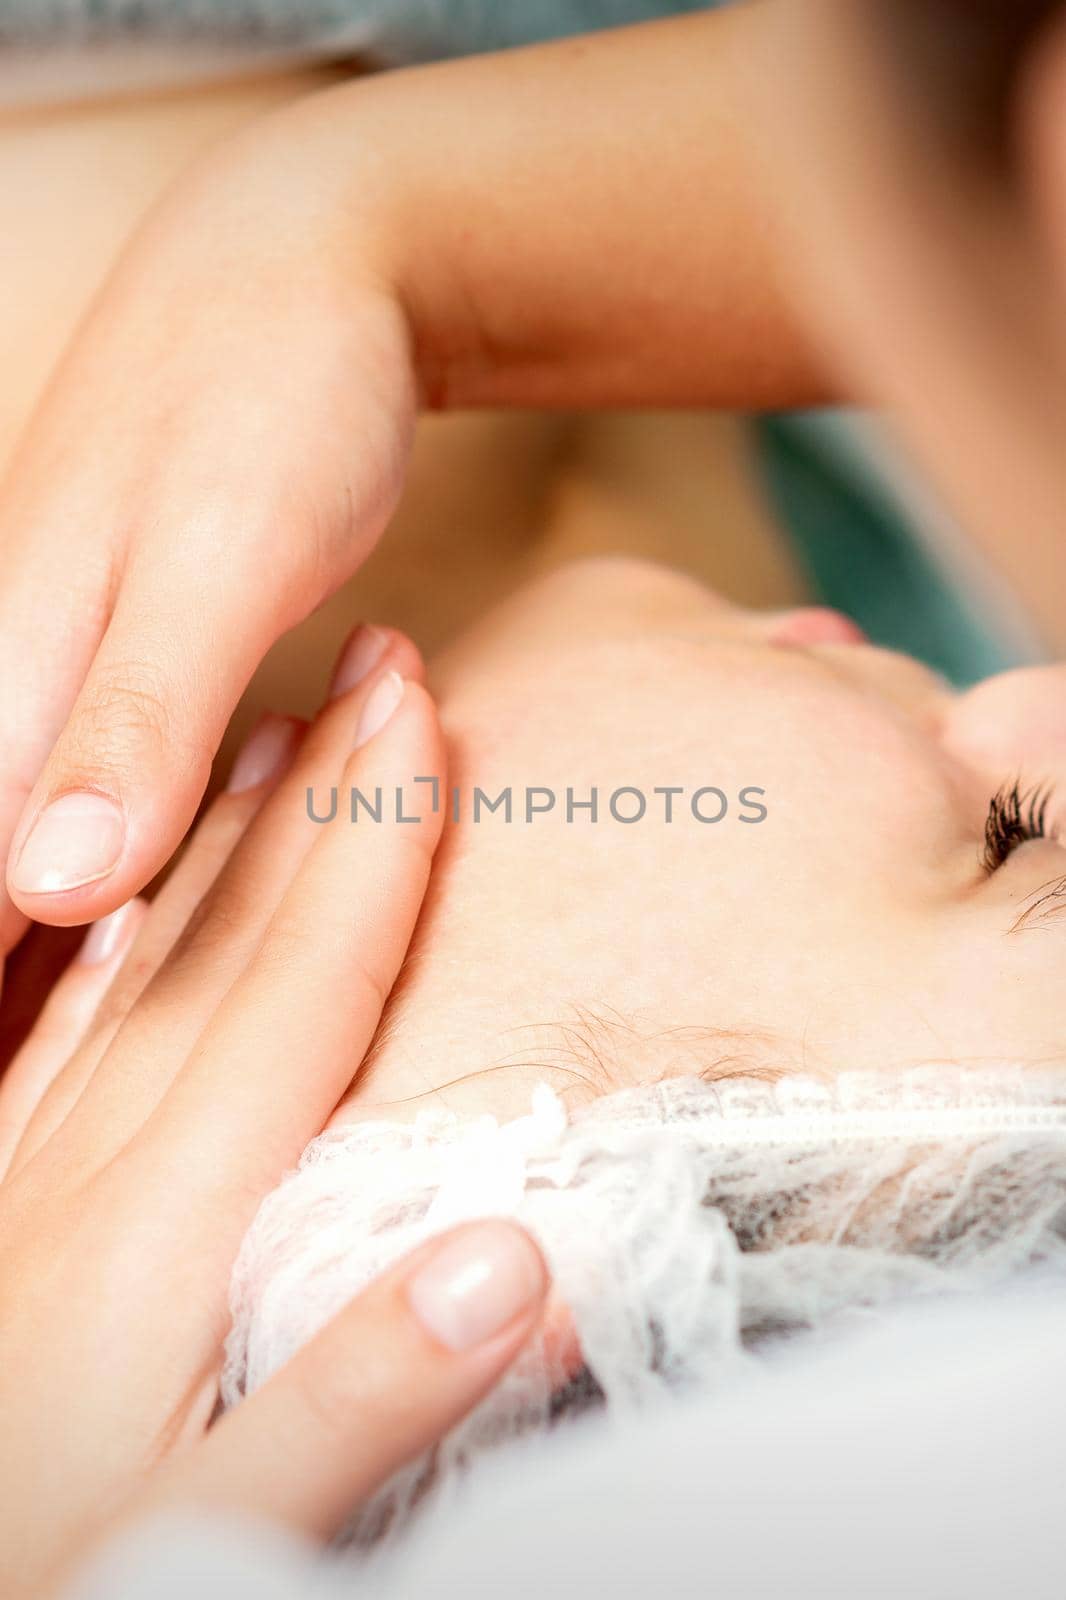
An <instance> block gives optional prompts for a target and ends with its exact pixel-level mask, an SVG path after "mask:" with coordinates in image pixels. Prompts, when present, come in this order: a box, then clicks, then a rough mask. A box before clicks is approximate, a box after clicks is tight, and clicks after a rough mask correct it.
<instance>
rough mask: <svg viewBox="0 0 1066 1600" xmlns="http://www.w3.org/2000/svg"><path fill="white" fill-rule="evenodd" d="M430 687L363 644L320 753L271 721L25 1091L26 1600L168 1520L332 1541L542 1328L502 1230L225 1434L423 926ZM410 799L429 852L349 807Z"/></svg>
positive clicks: (416, 1273) (7, 1289)
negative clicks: (250, 1323) (232, 1361)
mask: <svg viewBox="0 0 1066 1600" xmlns="http://www.w3.org/2000/svg"><path fill="white" fill-rule="evenodd" d="M375 651H377V652H379V653H378V655H377V660H376V662H375V663H374V665H373V666H371V667H370V670H369V674H367V673H366V668H367V665H368V660H369V658H370V657H372V656H373V655H374V652H375ZM420 672H421V666H420V663H419V661H418V658H417V655H416V653H415V652H414V650H413V647H412V646H411V645H410V644H409V643H408V642H407V641H406V640H403V639H401V638H399V637H398V636H396V635H394V634H390V633H388V632H385V631H383V630H377V631H371V632H367V631H361V632H360V633H357V635H356V636H355V637H354V639H353V641H352V643H351V645H350V646H349V649H348V651H347V653H346V656H345V657H344V658H343V659H342V662H341V664H340V666H339V668H338V673H337V676H336V679H335V690H339V691H341V692H339V693H337V694H336V696H335V698H334V699H333V700H332V702H331V703H330V704H329V705H328V706H327V707H326V709H325V710H324V711H323V712H322V714H321V715H320V716H319V718H318V720H317V721H316V723H315V724H314V725H313V727H311V729H310V730H309V731H306V733H305V730H304V728H303V727H302V726H301V725H299V724H295V723H291V722H287V721H284V720H283V719H277V718H274V719H268V720H267V721H266V722H265V723H264V724H263V725H262V726H261V727H260V729H259V730H258V732H257V733H256V735H254V736H253V739H252V741H251V742H250V744H249V746H247V747H246V748H245V751H244V752H243V753H242V755H241V757H240V758H239V759H238V761H237V763H236V765H235V768H234V772H233V776H232V779H231V785H230V790H229V792H227V794H225V795H224V796H223V797H222V798H221V799H220V800H219V801H217V802H216V804H215V807H214V808H213V810H212V811H211V813H209V815H208V817H207V819H206V820H205V822H204V824H203V825H202V827H201V829H200V830H199V832H198V834H197V835H196V836H195V838H194V840H193V842H192V844H191V846H190V848H189V850H188V851H187V852H186V854H185V855H184V856H183V858H182V860H181V862H180V863H179V865H178V867H177V869H176V871H175V872H174V874H173V875H172V876H171V878H170V879H169V880H168V882H167V885H166V887H165V888H164V889H163V891H162V892H161V894H160V896H159V898H158V899H157V900H156V902H154V903H153V905H152V906H151V907H150V908H148V909H145V908H143V907H138V908H137V909H136V910H135V911H134V912H133V913H130V914H129V915H128V918H127V919H126V921H125V922H124V923H123V924H120V925H119V926H118V927H117V929H116V927H115V926H114V925H112V927H111V929H110V930H107V935H108V936H100V935H97V936H96V937H95V948H93V947H92V946H91V947H90V950H89V952H88V954H89V956H90V957H91V959H89V960H83V961H80V962H78V963H76V964H75V966H74V967H73V968H72V969H71V970H70V972H69V974H68V975H67V976H66V977H65V978H64V979H63V980H61V984H60V987H59V989H58V990H57V992H56V994H55V996H54V998H53V1001H52V1003H51V1005H50V1006H49V1008H48V1010H47V1012H46V1014H45V1016H44V1017H43V1018H42V1021H41V1024H40V1027H39V1030H38V1032H37V1034H36V1035H35V1036H34V1037H31V1039H30V1040H29V1041H28V1043H27V1045H26V1047H25V1048H24V1050H23V1052H22V1053H21V1054H20V1055H19V1056H18V1057H17V1058H16V1059H15V1061H14V1063H13V1065H12V1067H11V1069H10V1074H9V1076H8V1077H6V1078H5V1080H4V1081H3V1084H2V1085H0V1124H2V1125H3V1126H5V1127H6V1130H7V1139H6V1147H7V1151H8V1156H7V1162H6V1165H7V1174H6V1177H5V1178H4V1179H3V1182H2V1183H0V1306H2V1308H3V1309H2V1315H0V1415H2V1416H3V1419H4V1420H3V1428H2V1430H0V1592H2V1593H3V1594H4V1595H5V1597H7V1596H18V1595H21V1594H22V1593H24V1592H27V1593H32V1592H36V1591H37V1589H38V1588H39V1586H40V1585H41V1584H42V1583H46V1582H51V1581H52V1579H53V1577H54V1576H55V1574H56V1573H57V1571H58V1570H59V1569H60V1568H64V1567H65V1564H67V1563H69V1561H70V1560H72V1559H77V1558H78V1557H79V1556H80V1555H81V1554H82V1553H83V1552H84V1551H85V1550H86V1548H88V1547H89V1546H90V1545H91V1544H92V1543H93V1541H94V1540H95V1539H96V1538H97V1537H98V1536H100V1534H101V1533H102V1532H104V1531H106V1530H107V1529H108V1528H110V1526H111V1525H112V1524H113V1522H114V1520H115V1519H116V1518H117V1519H120V1520H121V1518H122V1517H123V1516H125V1515H128V1514H133V1513H134V1512H135V1511H139V1510H141V1509H143V1508H144V1507H145V1506H146V1505H147V1504H157V1503H161V1502H162V1503H170V1502H172V1501H174V1500H180V1501H187V1500H189V1499H190V1498H191V1499H203V1500H204V1501H206V1502H208V1503H210V1505H212V1506H213V1507H217V1508H221V1509H223V1510H225V1509H226V1508H234V1509H240V1510H244V1511H248V1512H253V1513H259V1514H262V1515H266V1516H273V1517H277V1518H279V1519H281V1520H283V1521H286V1522H288V1523H290V1524H292V1525H293V1526H294V1527H296V1528H298V1529H301V1530H304V1531H308V1532H312V1533H319V1534H322V1535H327V1534H328V1533H330V1532H331V1531H332V1530H334V1529H335V1528H336V1527H337V1525H338V1524H339V1523H340V1522H342V1521H343V1520H344V1518H345V1517H346V1516H347V1514H348V1513H349V1512H350V1511H351V1509H352V1508H353V1505H354V1503H355V1502H357V1501H358V1499H359V1498H360V1497H361V1496H362V1495H364V1494H366V1493H368V1492H369V1491H370V1490H371V1489H373V1488H374V1487H375V1486H376V1485H377V1484H378V1483H379V1482H380V1481H381V1480H382V1479H383V1478H384V1477H386V1476H387V1475H388V1474H389V1473H390V1472H391V1471H392V1470H393V1469H394V1468H395V1467H396V1466H397V1465H398V1464H400V1463H401V1462H402V1461H404V1460H406V1459H408V1458H409V1457H410V1456H411V1455H413V1454H415V1453H417V1452H419V1451H420V1450H422V1449H423V1448H425V1447H426V1445H427V1444H429V1443H431V1442H432V1441H434V1440H435V1439H436V1438H438V1437H439V1436H440V1435H441V1434H442V1433H443V1432H444V1431H445V1430H446V1429H447V1428H448V1427H449V1426H450V1425H451V1424H452V1423H453V1422H455V1421H456V1420H457V1419H458V1418H459V1417H460V1416H461V1415H462V1414H463V1413H464V1412H465V1411H466V1410H467V1409H468V1408H469V1407H470V1406H471V1405H473V1404H474V1403H475V1402H476V1401H477V1400H478V1399H479V1398H480V1397H481V1396H482V1395H483V1394H484V1393H485V1391H486V1390H487V1389H488V1388H489V1387H490V1386H491V1385H492V1383H493V1381H494V1380H495V1379H496V1377H497V1376H498V1375H499V1374H500V1372H501V1371H502V1370H503V1368H504V1367H505V1366H506V1365H507V1363H508V1362H509V1361H510V1359H511V1358H512V1356H513V1355H514V1354H515V1353H516V1352H517V1350H518V1348H519V1347H520V1346H521V1344H522V1343H523V1342H524V1340H525V1338H526V1336H527V1335H528V1334H529V1332H530V1331H531V1330H532V1328H533V1326H534V1325H535V1324H536V1322H537V1320H538V1317H539V1314H540V1310H541V1306H542V1303H543V1298H544V1293H545V1287H546V1277H545V1269H544V1266H543V1263H542V1261H541V1258H540V1256H539V1253H538V1252H537V1250H536V1249H535V1247H534V1246H533V1244H532V1243H531V1242H530V1241H529V1240H528V1238H527V1237H526V1236H525V1235H524V1234H523V1233H521V1232H520V1231H519V1230H517V1229H515V1228H513V1227H511V1226H509V1225H507V1224H504V1223H498V1224H497V1223H494V1222H486V1223H484V1224H471V1225H469V1226H467V1227H466V1228H463V1229H460V1230H458V1232H456V1233H454V1234H451V1235H448V1236H447V1237H445V1238H443V1239H440V1240H437V1241H431V1242H430V1243H428V1244H427V1245H426V1246H425V1247H424V1248H422V1249H420V1250H419V1251H418V1252H416V1253H415V1255H414V1256H412V1257H411V1258H409V1259H408V1260H406V1261H405V1262H403V1263H401V1264H400V1266H399V1267H398V1268H396V1269H395V1270H394V1271H392V1272H390V1273H389V1275H388V1276H387V1277H386V1278H384V1279H383V1280H381V1281H380V1282H378V1283H377V1284H375V1285H374V1286H372V1287H371V1289H370V1290H369V1291H368V1292H367V1293H366V1294H365V1295H363V1296H362V1297H361V1298H360V1299H359V1300H358V1302H357V1303H354V1304H353V1305H352V1306H351V1307H350V1308H348V1310H346V1311H345V1312H343V1313H342V1314H341V1316H340V1317H339V1318H338V1319H337V1320H336V1321H335V1322H334V1323H333V1324H331V1325H330V1326H329V1327H327V1328H326V1329H325V1330H324V1332H323V1333H322V1334H321V1335H320V1336H319V1338H318V1339H317V1340H316V1341H315V1342H314V1343H312V1344H311V1345H309V1346H308V1347H307V1348H306V1349H305V1350H304V1351H303V1352H302V1353H301V1354H300V1355H299V1356H298V1357H297V1358H296V1359H294V1360H293V1362H292V1363H291V1364H290V1366H288V1367H287V1368H285V1369H284V1370H282V1371H281V1372H280V1373H279V1374H278V1375H277V1376H276V1377H275V1379H274V1380H273V1381H272V1382H271V1383H270V1384H268V1385H266V1386H264V1388H263V1389H262V1390H261V1391H260V1392H259V1393H257V1394H256V1395H255V1396H254V1397H253V1398H252V1399H250V1400H249V1401H248V1402H246V1403H245V1404H244V1405H243V1406H242V1407H240V1408H239V1409H238V1410H237V1411H236V1412H235V1413H233V1414H231V1415H230V1416H229V1417H227V1418H226V1419H224V1420H223V1421H222V1422H221V1423H220V1424H219V1425H217V1426H216V1427H215V1428H214V1429H212V1430H211V1431H210V1432H208V1431H207V1430H208V1425H209V1422H210V1419H211V1416H212V1413H213V1410H214V1408H215V1403H216V1397H217V1386H218V1375H219V1369H220V1362H221V1354H222V1341H223V1339H224V1336H225V1333H226V1328H227V1321H228V1317H227V1286H228V1281H229V1275H230V1271H231V1267H232V1264H233V1261H234V1258H235V1255H236V1252H237V1249H238V1247H239V1244H240V1240H241V1237H242V1234H243V1232H244V1230H245V1228H246V1227H247V1225H248V1223H249V1222H250V1220H251V1218H252V1216H253V1214H254V1212H255V1209H256V1206H257V1204H258V1202H259V1200H260V1198H261V1197H262V1196H263V1194H264V1193H265V1192H266V1191H267V1190H268V1189H269V1188H270V1187H271V1186H272V1185H273V1184H274V1183H275V1182H276V1180H277V1179H278V1178H279V1177H280V1176H281V1174H282V1173H283V1172H284V1171H285V1170H286V1169H287V1168H289V1167H291V1166H292V1165H293V1164H294V1162H295V1160H296V1159H297V1157H298V1155H299V1153H300V1151H301V1149H302V1147H303V1146H304V1144H305V1143H306V1142H307V1140H308V1139H309V1138H311V1137H312V1136H313V1135H314V1134H316V1133H317V1132H318V1131H319V1130H320V1129H321V1128H322V1126H323V1124H324V1123H325V1121H326V1119H327V1117H328V1116H329V1114H330V1112H331V1110H332V1109H333V1107H334V1105H335V1104H336V1102H337V1100H338V1098H339V1097H340V1095H341V1094H342V1092H343V1091H344V1089H345V1088H346V1087H347V1086H348V1084H349V1082H350V1080H351V1078H352V1076H353V1073H354V1071H355V1070H356V1068H357V1067H358V1065H359V1063H360V1062H361V1060H362V1058H363V1056H364V1054H365V1052H366V1049H367V1047H368V1045H369V1043H370V1041H371V1038H372V1036H373V1034H374V1031H375V1029H376V1028H377V1025H378V1022H379V1019H380V1017H381V1012H382V1007H383V1004H384V1001H385V998H386V997H387V995H388V993H389V991H390V989H391V987H392V985H393V983H394V981H395V979H396V976H397V973H398V971H399V968H400V964H401V962H402V961H403V959H404V956H405V955H406V952H407V948H408V945H409V943H410V939H411V934H412V930H413V928H414V924H415V919H416V916H417V915H418V912H419V908H420V905H421V901H422V896H423V892H424V890H425V887H426V882H427V879H428V874H429V868H430V862H431V858H432V853H433V850H434V847H435V845H436V842H437V839H438V835H439V832H440V825H441V817H440V813H437V814H434V813H433V812H432V810H431V808H430V805H429V803H428V786H426V785H424V784H416V783H415V782H414V781H413V780H414V779H415V778H416V777H424V776H429V775H434V774H437V775H440V774H441V773H442V752H441V744H440V736H439V731H438V727H437V722H436V717H435V713H434V710H433V707H432V704H431V702H430V700H429V699H428V697H427V695H426V693H425V691H424V690H423V689H422V688H421V687H420V684H419V683H418V681H417V679H418V677H419V675H420ZM360 674H362V676H360ZM378 785H381V787H382V790H383V793H384V795H385V797H387V799H388V800H390V801H391V797H393V796H394V795H395V792H396V788H397V786H399V787H400V788H401V789H402V791H403V795H404V813H403V814H405V815H406V816H408V817H410V816H418V815H422V814H423V813H424V820H422V821H420V822H418V823H405V824H403V825H399V824H397V823H396V822H395V821H393V822H390V821H389V820H388V816H389V815H390V811H389V810H388V809H386V811H385V820H383V821H382V822H381V823H377V824H375V823H369V824H368V823H366V822H365V819H364V823H363V825H361V826H355V825H353V824H352V823H351V822H350V821H349V819H348V808H347V806H346V804H345V799H344V797H345V796H347V794H348V791H349V789H350V788H351V787H352V786H355V787H358V788H359V789H361V791H362V792H363V793H364V794H371V793H373V791H374V789H375V788H376V787H377V786H378ZM309 786H313V787H314V791H315V796H316V808H317V809H318V810H319V811H322V810H324V809H328V803H329V791H330V788H331V787H333V786H336V787H337V788H338V790H339V791H340V797H341V798H340V801H339V808H338V815H337V819H336V820H335V821H334V822H333V823H331V824H329V825H317V824H315V823H314V822H313V821H311V820H310V818H309V815H308V806H307V789H308V787H309ZM391 814H392V815H393V816H394V815H395V812H394V811H392V812H391ZM91 937H92V936H91ZM108 937H110V939H111V943H110V944H109V942H108ZM131 939H132V947H130V940H131ZM126 949H128V953H127V954H125V959H123V951H124V950H126ZM105 991H106V992H105ZM94 1001H95V1002H96V1004H95V1008H94ZM90 1014H91V1020H88V1018H89V1016H90Z"/></svg>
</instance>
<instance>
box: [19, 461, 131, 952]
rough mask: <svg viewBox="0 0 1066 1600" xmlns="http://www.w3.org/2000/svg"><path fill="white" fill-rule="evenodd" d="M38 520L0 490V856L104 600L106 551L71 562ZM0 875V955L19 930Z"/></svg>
mask: <svg viewBox="0 0 1066 1600" xmlns="http://www.w3.org/2000/svg"><path fill="white" fill-rule="evenodd" d="M51 532H52V530H51V528H50V526H49V523H48V521H47V519H46V520H45V521H43V523H42V522H41V521H35V522H34V525H33V526H28V525H27V518H26V516H25V515H24V514H23V508H22V507H21V506H16V504H15V497H14V495H13V493H12V491H11V490H10V489H9V490H7V491H6V492H5V493H4V495H3V497H2V498H0V541H2V546H3V548H2V555H0V747H2V749H3V752H4V763H3V780H2V783H0V861H6V860H7V858H8V851H9V848H10V845H11V840H12V838H13V836H14V833H15V828H16V825H17V823H18V820H19V817H20V816H21V814H22V811H23V809H24V807H25V804H26V800H27V797H28V796H29V794H30V793H31V791H32V789H33V785H34V783H35V781H36V779H37V775H38V773H39V772H40V770H41V767H42V766H43V765H44V762H45V759H46V757H47V755H48V751H49V749H50V748H51V745H52V743H53V741H54V739H55V738H56V735H57V734H58V732H59V730H60V728H61V727H62V725H63V722H64V719H65V717H66V715H67V713H68V712H69V710H70V707H71V705H72V704H73V702H74V698H75V695H76V693H77V689H78V685H79V683H80V681H81V679H82V678H83V676H84V674H85V671H86V669H87V668H88V665H89V663H90V662H91V660H92V657H93V653H94V652H95V650H96V648H97V645H98V644H99V640H100V637H101V634H102V632H103V628H104V624H105V621H106V610H107V607H108V606H109V604H110V581H111V580H110V565H109V555H108V552H107V551H106V550H104V549H100V550H94V549H93V548H92V547H91V545H89V544H88V543H80V544H79V547H78V559H77V560H76V561H73V562H72V561H71V559H70V555H69V551H68V550H67V548H66V545H65V543H61V542H60V541H58V540H56V539H53V538H52V537H51ZM26 924H27V919H26V916H25V914H24V913H23V912H22V911H21V910H19V908H18V907H17V906H16V905H15V904H14V903H13V901H12V900H11V898H10V896H9V895H8V893H7V889H6V887H5V886H4V884H3V883H2V882H0V954H3V953H5V952H7V951H8V950H10V949H11V948H12V946H13V945H14V944H15V943H16V942H17V940H18V939H19V938H20V937H21V936H22V933H23V932H24V931H25V928H26Z"/></svg>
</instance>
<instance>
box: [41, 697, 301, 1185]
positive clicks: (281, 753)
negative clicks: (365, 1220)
mask: <svg viewBox="0 0 1066 1600" xmlns="http://www.w3.org/2000/svg"><path fill="white" fill-rule="evenodd" d="M306 731H307V725H306V724H305V723H304V722H302V721H301V720H300V719H298V718H295V717H279V716H275V715H274V714H273V713H267V714H266V715H265V716H264V717H262V718H261V719H260V721H259V722H258V723H257V725H256V727H255V728H254V729H253V731H252V734H251V736H250V737H249V739H248V740H247V742H246V743H245V745H244V746H243V748H242V749H241V751H240V752H239V754H238V756H237V759H236V761H235V762H234V766H233V771H232V773H231V774H230V778H229V783H228V785H227V789H226V792H225V793H224V794H222V795H220V796H219V797H218V799H216V800H215V801H214V803H213V804H212V806H211V808H210V810H209V811H208V813H207V815H206V816H205V817H204V819H203V820H202V822H200V823H199V825H198V826H197V828H196V829H195V830H194V832H193V835H192V838H191V839H190V841H189V844H188V846H187V847H186V849H185V851H184V852H183V854H182V856H181V859H180V861H179V862H178V864H177V866H176V867H175V869H174V871H173V872H172V873H171V874H170V876H169V877H168V879H167V881H166V883H165V884H164V885H163V887H162V888H161V889H160V891H159V893H158V894H157V895H156V897H155V899H154V900H153V901H152V904H151V909H150V912H149V915H148V916H147V917H146V918H144V919H142V923H141V926H140V928H139V931H138V934H137V937H136V939H135V940H134V942H133V947H132V949H131V950H129V952H128V958H127V959H126V960H125V961H124V962H123V963H122V964H121V965H120V968H119V970H118V972H117V974H115V976H114V982H113V983H111V985H110V987H109V988H107V990H106V993H105V994H104V996H103V998H102V999H101V1002H100V1004H99V1005H98V1007H97V1009H96V1012H95V1015H93V1016H91V1017H90V1019H89V1024H88V1025H87V1027H86V1029H85V1036H84V1038H83V1039H82V1041H81V1043H80V1045H79V1047H78V1049H77V1050H76V1051H75V1052H73V1053H72V1054H70V1055H69V1057H68V1059H67V1060H66V1062H65V1063H64V1064H62V1068H61V1070H60V1071H59V1072H58V1073H57V1074H56V1075H55V1077H54V1079H53V1080H52V1082H51V1083H50V1084H49V1085H48V1087H47V1092H46V1093H45V1094H44V1095H43V1096H42V1097H41V1098H40V1101H39V1103H38V1105H37V1106H36V1108H35V1110H34V1111H33V1115H32V1117H31V1119H30V1120H29V1121H28V1123H27V1125H26V1126H25V1128H24V1130H23V1134H22V1137H21V1139H20V1142H19V1145H18V1148H17V1151H16V1153H15V1156H14V1159H13V1161H12V1170H13V1171H17V1170H19V1169H20V1168H22V1167H24V1166H25V1165H26V1163H27V1162H28V1161H30V1160H32V1158H33V1156H34V1155H35V1154H36V1153H37V1151H38V1150H40V1149H41V1147H42V1146H43V1145H44V1144H45V1143H46V1142H47V1141H48V1139H50V1138H51V1136H52V1134H53V1133H54V1132H55V1131H56V1129H57V1128H58V1127H59V1126H60V1124H61V1123H62V1122H63V1121H64V1120H65V1119H66V1117H68V1116H69V1114H70V1112H71V1110H72V1109H73V1108H74V1106H75V1105H76V1104H77V1102H78V1100H79V1099H80V1097H81V1095H82V1094H83V1092H84V1090H85V1088H86V1086H87V1084H88V1083H89V1082H90V1080H91V1079H92V1076H93V1074H94V1072H95V1070H96V1067H97V1065H98V1063H99V1061H100V1059H101V1057H102V1056H103V1054H104V1052H105V1050H106V1049H107V1047H108V1045H109V1044H110V1043H111V1040H112V1039H113V1038H114V1036H115V1034H116V1032H117V1031H118V1029H119V1027H120V1026H121V1024H122V1023H123V1022H124V1020H125V1019H126V1017H127V1016H128V1015H129V1013H130V1011H131V1010H132V1009H133V1007H134V1005H135V1004H136V1002H137V1000H138V998H139V997H140V995H141V994H142V993H143V991H144V990H145V988H146V987H147V985H148V983H149V982H150V981H151V979H152V978H153V977H154V975H155V973H156V972H157V971H158V970H159V968H160V967H161V966H162V964H163V962H164V961H165V959H166V958H167V956H168V955H169V953H170V951H171V950H172V949H173V947H174V945H175V943H176V942H177V940H178V939H179V938H180V936H181V935H182V933H183V932H184V930H185V928H186V927H187V926H188V924H189V922H190V919H191V918H192V917H193V916H194V915H195V914H196V912H197V911H198V910H199V908H200V906H201V905H202V904H203V903H204V901H205V899H206V898H207V897H208V895H209V893H210V890H211V888H212V886H213V884H214V883H215V881H216V879H217V878H218V876H219V874H220V872H221V871H222V870H223V868H224V866H225V864H226V862H227V861H228V860H229V858H230V856H231V855H232V853H233V851H234V849H235V848H236V846H237V844H238V842H239V841H240V839H241V838H242V836H243V835H244V834H245V833H246V832H247V830H248V827H249V826H250V824H251V822H252V821H253V819H254V817H255V816H256V815H257V813H258V812H259V811H260V809H261V808H262V806H263V804H264V802H265V801H266V800H267V798H268V797H269V796H270V795H271V794H272V793H273V791H274V790H275V788H276V787H277V784H278V783H279V781H280V780H281V779H282V777H283V776H284V774H285V773H286V772H287V771H288V770H289V768H290V767H291V765H292V761H293V758H294V756H295V754H296V752H297V750H298V749H299V747H300V744H301V742H302V740H303V737H304V735H305V733H306Z"/></svg>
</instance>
